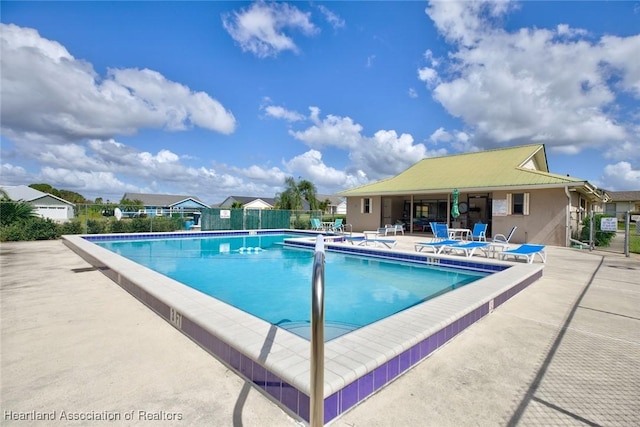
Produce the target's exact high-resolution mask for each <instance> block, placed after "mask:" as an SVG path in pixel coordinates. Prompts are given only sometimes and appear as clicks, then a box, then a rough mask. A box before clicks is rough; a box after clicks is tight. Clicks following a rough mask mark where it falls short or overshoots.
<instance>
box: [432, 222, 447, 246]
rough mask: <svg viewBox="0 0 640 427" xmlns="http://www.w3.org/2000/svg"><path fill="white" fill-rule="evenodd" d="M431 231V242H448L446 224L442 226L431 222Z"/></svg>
mask: <svg viewBox="0 0 640 427" xmlns="http://www.w3.org/2000/svg"><path fill="white" fill-rule="evenodd" d="M430 224H431V230H432V231H433V240H434V242H435V241H438V240H449V227H448V226H447V224H442V223H439V222H432V223H430Z"/></svg>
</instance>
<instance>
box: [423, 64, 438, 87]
mask: <svg viewBox="0 0 640 427" xmlns="http://www.w3.org/2000/svg"><path fill="white" fill-rule="evenodd" d="M418 79H419V80H421V81H423V82H425V83H426V84H427V86H428V87H433V85H435V84H436V83H438V80H439V77H438V72H437V71H436V70H435V69H433V68H429V67H423V68H420V69H419V70H418Z"/></svg>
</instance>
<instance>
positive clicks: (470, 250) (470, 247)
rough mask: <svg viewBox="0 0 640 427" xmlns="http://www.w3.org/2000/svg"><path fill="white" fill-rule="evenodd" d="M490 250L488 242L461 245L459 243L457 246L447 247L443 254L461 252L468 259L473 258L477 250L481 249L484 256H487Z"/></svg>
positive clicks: (444, 248)
mask: <svg viewBox="0 0 640 427" xmlns="http://www.w3.org/2000/svg"><path fill="white" fill-rule="evenodd" d="M488 248H489V244H488V243H486V242H468V243H460V242H459V241H458V244H457V245H446V246H444V247H443V248H442V250H441V252H448V253H451V252H458V251H461V252H462V254H463V255H464V256H466V257H467V258H469V257H471V256H473V254H474V252H475V251H476V249H480V250H482V251H483V252H484V255H485V256H487V249H488Z"/></svg>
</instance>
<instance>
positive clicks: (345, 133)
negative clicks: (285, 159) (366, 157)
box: [289, 107, 362, 150]
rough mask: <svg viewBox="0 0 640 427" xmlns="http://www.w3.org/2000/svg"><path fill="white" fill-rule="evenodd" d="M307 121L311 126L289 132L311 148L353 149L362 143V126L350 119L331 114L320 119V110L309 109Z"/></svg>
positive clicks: (316, 108) (315, 108)
mask: <svg viewBox="0 0 640 427" xmlns="http://www.w3.org/2000/svg"><path fill="white" fill-rule="evenodd" d="M309 110H310V115H309V120H311V122H312V123H313V126H311V127H308V128H307V129H305V130H303V131H290V132H289V133H290V134H291V136H293V137H294V138H296V139H298V140H300V141H302V142H304V143H305V144H306V145H308V146H309V147H311V148H317V149H320V148H324V147H338V148H342V149H347V150H348V149H355V148H357V146H358V144H359V143H360V142H361V141H362V135H361V134H360V132H362V126H361V125H359V124H357V123H354V121H353V119H351V118H350V117H339V116H334V115H332V114H330V115H328V116H327V117H326V118H324V119H320V109H319V108H318V107H309Z"/></svg>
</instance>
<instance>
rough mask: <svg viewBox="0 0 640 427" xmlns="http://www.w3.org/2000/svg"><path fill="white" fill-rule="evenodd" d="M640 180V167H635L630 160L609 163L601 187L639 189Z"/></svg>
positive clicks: (600, 183)
mask: <svg viewBox="0 0 640 427" xmlns="http://www.w3.org/2000/svg"><path fill="white" fill-rule="evenodd" d="M639 182H640V169H634V168H633V166H632V165H631V163H629V162H618V163H616V164H613V165H607V166H605V168H604V174H603V175H602V177H601V182H599V185H600V187H602V188H605V189H608V190H617V189H634V190H635V189H637V188H638V183H639Z"/></svg>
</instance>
